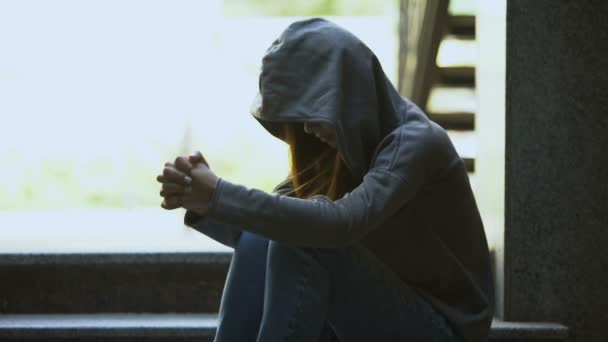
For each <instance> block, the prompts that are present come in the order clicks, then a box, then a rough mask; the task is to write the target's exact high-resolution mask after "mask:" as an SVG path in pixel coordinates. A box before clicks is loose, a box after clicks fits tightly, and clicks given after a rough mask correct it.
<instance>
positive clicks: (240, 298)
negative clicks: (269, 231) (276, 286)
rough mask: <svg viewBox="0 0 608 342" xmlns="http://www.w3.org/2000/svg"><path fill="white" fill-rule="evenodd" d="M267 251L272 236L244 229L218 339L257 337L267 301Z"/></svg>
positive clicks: (230, 275)
mask: <svg viewBox="0 0 608 342" xmlns="http://www.w3.org/2000/svg"><path fill="white" fill-rule="evenodd" d="M267 251H268V240H266V239H264V238H262V237H260V236H259V235H256V234H253V233H250V232H246V231H243V232H242V233H241V236H240V238H239V240H238V242H237V244H236V246H235V248H234V254H233V256H232V260H231V262H230V268H229V269H228V276H227V277H226V284H225V285H224V291H223V292H222V301H221V303H220V309H219V314H218V324H217V333H216V335H215V340H214V341H216V342H236V341H243V342H247V341H255V340H256V338H257V335H258V330H259V328H260V321H261V319H262V308H263V304H264V282H265V280H264V279H265V276H266V255H267Z"/></svg>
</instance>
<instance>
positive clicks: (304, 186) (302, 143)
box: [283, 122, 357, 200]
mask: <svg viewBox="0 0 608 342" xmlns="http://www.w3.org/2000/svg"><path fill="white" fill-rule="evenodd" d="M283 130H284V133H285V134H284V136H285V142H287V143H288V144H289V155H290V158H289V159H290V167H291V169H290V174H291V178H292V183H293V187H294V189H293V191H292V192H290V194H291V195H293V194H294V193H295V197H299V198H310V197H312V196H314V195H317V194H320V195H325V196H327V197H329V198H330V199H332V200H336V199H339V198H341V197H343V196H344V195H345V194H346V193H347V192H350V191H352V189H354V188H355V187H356V186H357V184H356V182H355V180H354V178H353V176H352V174H351V173H350V171H349V170H348V168H347V167H346V165H345V164H344V161H343V160H342V157H341V156H340V152H339V151H338V150H337V149H334V148H332V147H330V146H328V145H326V144H325V143H323V142H321V141H319V140H318V139H316V138H315V137H313V136H312V135H310V134H307V133H306V132H304V124H303V123H301V122H289V123H284V124H283Z"/></svg>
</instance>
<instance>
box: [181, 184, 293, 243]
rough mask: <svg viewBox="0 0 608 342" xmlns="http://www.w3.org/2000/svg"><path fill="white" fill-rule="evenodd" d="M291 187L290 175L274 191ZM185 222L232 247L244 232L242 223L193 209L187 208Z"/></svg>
mask: <svg viewBox="0 0 608 342" xmlns="http://www.w3.org/2000/svg"><path fill="white" fill-rule="evenodd" d="M291 189H293V186H292V182H291V179H290V178H289V177H288V178H287V179H285V180H284V181H282V182H281V183H279V184H278V185H277V186H276V187H275V188H274V189H273V190H272V192H273V193H277V194H281V195H283V194H286V193H287V192H288V191H290V190H291ZM184 224H185V225H186V226H188V227H190V228H193V229H195V230H196V231H198V232H200V233H203V234H205V235H207V236H208V237H210V238H212V239H213V240H215V241H217V242H219V243H221V244H223V245H225V246H228V247H232V248H235V246H236V244H237V242H238V239H239V237H240V236H241V233H242V232H243V228H242V225H239V224H231V223H225V222H222V221H218V220H216V219H212V218H210V217H209V215H199V214H198V213H196V212H194V211H192V210H186V214H185V215H184Z"/></svg>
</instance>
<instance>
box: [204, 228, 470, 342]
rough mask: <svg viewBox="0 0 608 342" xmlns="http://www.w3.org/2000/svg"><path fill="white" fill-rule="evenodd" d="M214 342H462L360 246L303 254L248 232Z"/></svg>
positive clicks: (229, 282) (239, 250) (228, 282)
mask: <svg viewBox="0 0 608 342" xmlns="http://www.w3.org/2000/svg"><path fill="white" fill-rule="evenodd" d="M214 341H215V342H236V341H239V342H243V341H245V342H246V341H263V342H274V341H309V342H316V341H319V342H321V341H322V342H330V341H341V342H358V341H366V342H367V341H410V342H418V341H420V342H422V341H424V342H432V341H442V342H456V341H458V342H462V338H461V337H459V336H458V335H457V334H455V333H454V332H453V331H452V329H451V328H450V325H449V324H448V323H447V321H446V320H445V319H444V318H443V316H442V315H440V314H439V313H438V312H436V311H435V310H434V309H433V307H432V306H431V305H430V304H428V303H427V302H426V301H425V300H424V299H423V298H422V297H421V296H420V295H418V294H417V293H416V292H415V291H414V290H413V289H412V288H410V287H408V286H406V285H405V284H404V283H403V282H401V280H400V279H399V278H398V277H397V276H396V275H395V274H394V273H393V272H392V271H391V270H390V269H389V268H388V267H386V266H385V264H384V263H382V262H381V261H380V260H378V259H377V258H376V257H375V256H374V255H373V254H372V253H370V252H369V250H368V249H367V248H365V247H363V246H362V245H360V244H353V245H349V246H348V247H345V248H339V249H321V248H304V247H296V246H291V245H288V244H285V243H282V242H277V241H273V240H267V239H264V238H262V237H260V236H259V235H256V234H253V233H249V232H246V231H244V232H243V233H242V234H241V237H240V238H239V241H238V243H237V245H236V247H235V250H234V255H233V257H232V261H231V264H230V269H229V271H228V277H227V279H226V284H225V287H224V292H223V294H222V300H221V305H220V310H219V315H218V328H217V333H216V337H215V340H214Z"/></svg>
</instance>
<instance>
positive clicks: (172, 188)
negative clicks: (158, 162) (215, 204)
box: [156, 151, 219, 216]
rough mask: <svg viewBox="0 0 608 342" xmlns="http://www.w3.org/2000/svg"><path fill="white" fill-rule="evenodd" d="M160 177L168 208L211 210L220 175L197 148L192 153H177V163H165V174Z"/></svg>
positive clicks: (200, 211) (205, 211)
mask: <svg viewBox="0 0 608 342" xmlns="http://www.w3.org/2000/svg"><path fill="white" fill-rule="evenodd" d="M156 180H157V181H159V182H160V183H162V188H161V191H160V195H161V196H162V197H164V201H163V202H162V204H161V207H163V208H164V209H167V210H173V209H177V208H180V207H183V208H184V209H187V210H192V211H194V212H196V213H197V214H199V215H201V216H202V215H205V214H206V213H207V210H208V208H209V203H210V202H211V198H212V197H213V193H214V192H215V188H216V185H217V182H218V180H219V178H218V177H217V176H216V175H215V174H214V173H213V172H212V171H211V170H210V169H209V164H208V163H207V161H206V160H205V158H204V157H203V155H202V154H201V153H200V152H199V151H196V152H194V153H193V154H192V155H190V156H189V157H181V156H180V157H177V158H176V159H175V162H174V163H170V162H167V163H165V168H164V169H163V174H162V175H159V176H158V177H156Z"/></svg>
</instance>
